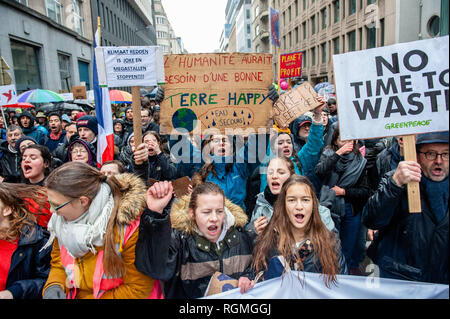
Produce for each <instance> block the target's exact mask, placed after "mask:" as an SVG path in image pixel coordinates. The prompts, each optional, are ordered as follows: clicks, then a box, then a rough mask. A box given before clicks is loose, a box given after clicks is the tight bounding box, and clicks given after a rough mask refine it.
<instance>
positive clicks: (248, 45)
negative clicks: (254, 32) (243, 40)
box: [247, 39, 252, 49]
mask: <svg viewBox="0 0 450 319" xmlns="http://www.w3.org/2000/svg"><path fill="white" fill-rule="evenodd" d="M247 48H248V49H251V48H252V40H250V39H247Z"/></svg>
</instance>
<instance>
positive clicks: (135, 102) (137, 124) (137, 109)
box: [131, 86, 142, 164]
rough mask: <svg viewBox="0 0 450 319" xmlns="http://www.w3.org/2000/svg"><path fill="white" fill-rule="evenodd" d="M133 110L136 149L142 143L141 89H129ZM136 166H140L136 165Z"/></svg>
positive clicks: (136, 87) (138, 87) (134, 87)
mask: <svg viewBox="0 0 450 319" xmlns="http://www.w3.org/2000/svg"><path fill="white" fill-rule="evenodd" d="M131 95H132V104H131V107H132V109H133V131H134V146H135V147H136V148H137V147H138V146H139V145H140V144H141V143H142V122H141V99H140V96H141V87H140V86H132V87H131ZM136 164H142V163H137V162H136Z"/></svg>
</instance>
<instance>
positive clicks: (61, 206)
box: [48, 198, 76, 211]
mask: <svg viewBox="0 0 450 319" xmlns="http://www.w3.org/2000/svg"><path fill="white" fill-rule="evenodd" d="M75 199H76V198H73V199H71V200H69V201H67V202H65V203H64V204H61V205H59V206H57V207H55V206H54V204H53V203H52V202H51V201H50V200H48V203H49V204H50V207H51V208H52V209H53V210H54V211H58V210H60V209H61V208H63V207H64V206H66V205H68V204H70V203H71V202H73V201H74V200H75Z"/></svg>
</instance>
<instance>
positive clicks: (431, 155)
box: [419, 152, 449, 161]
mask: <svg viewBox="0 0 450 319" xmlns="http://www.w3.org/2000/svg"><path fill="white" fill-rule="evenodd" d="M419 153H420V154H425V158H426V159H427V160H429V161H434V160H435V159H436V158H437V157H438V156H440V157H441V158H442V160H443V161H448V154H449V153H448V152H446V153H436V152H419Z"/></svg>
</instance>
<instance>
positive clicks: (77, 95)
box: [72, 86, 87, 100]
mask: <svg viewBox="0 0 450 319" xmlns="http://www.w3.org/2000/svg"><path fill="white" fill-rule="evenodd" d="M72 94H73V98H74V100H86V98H87V96H86V87H85V86H72Z"/></svg>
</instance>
